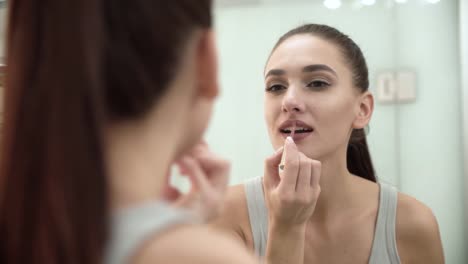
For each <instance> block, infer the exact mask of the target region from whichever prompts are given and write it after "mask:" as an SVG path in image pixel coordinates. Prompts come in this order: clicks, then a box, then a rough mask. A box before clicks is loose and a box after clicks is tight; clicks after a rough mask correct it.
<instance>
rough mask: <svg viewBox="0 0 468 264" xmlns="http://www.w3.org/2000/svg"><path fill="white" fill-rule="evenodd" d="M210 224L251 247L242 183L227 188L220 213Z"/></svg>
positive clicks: (247, 213)
mask: <svg viewBox="0 0 468 264" xmlns="http://www.w3.org/2000/svg"><path fill="white" fill-rule="evenodd" d="M211 224H212V226H213V227H215V228H217V229H219V230H221V231H226V232H228V233H230V234H232V235H234V236H235V237H236V238H237V239H238V240H240V241H241V242H243V244H244V245H246V246H247V247H248V248H251V247H253V245H251V244H252V243H251V240H252V239H251V233H252V232H251V228H250V220H249V212H248V208H247V200H246V197H245V191H244V185H243V184H239V185H234V186H230V187H229V188H228V191H227V193H226V195H225V199H224V203H223V208H222V210H221V213H220V214H219V217H217V218H216V219H215V220H214V221H213V222H212V223H211Z"/></svg>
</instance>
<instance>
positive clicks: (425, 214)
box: [396, 193, 444, 263]
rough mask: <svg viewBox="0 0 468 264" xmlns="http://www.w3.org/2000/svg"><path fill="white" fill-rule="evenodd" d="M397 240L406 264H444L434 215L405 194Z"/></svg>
mask: <svg viewBox="0 0 468 264" xmlns="http://www.w3.org/2000/svg"><path fill="white" fill-rule="evenodd" d="M396 237H397V247H398V252H399V255H400V259H401V261H402V263H444V256H443V250H442V242H441V238H440V233H439V225H438V223H437V219H436V217H435V216H434V213H433V212H432V210H431V209H430V208H429V207H427V206H426V205H424V204H423V203H422V202H420V201H418V200H416V199H415V198H413V197H411V196H409V195H406V194H402V193H399V194H398V206H397V216H396Z"/></svg>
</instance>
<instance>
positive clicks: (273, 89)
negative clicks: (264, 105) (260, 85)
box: [265, 84, 286, 93]
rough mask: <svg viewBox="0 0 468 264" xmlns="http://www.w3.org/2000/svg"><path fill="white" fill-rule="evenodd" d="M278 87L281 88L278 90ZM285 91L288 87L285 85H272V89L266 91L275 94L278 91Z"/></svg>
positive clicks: (268, 88)
mask: <svg viewBox="0 0 468 264" xmlns="http://www.w3.org/2000/svg"><path fill="white" fill-rule="evenodd" d="M275 87H277V88H275ZM278 87H279V88H278ZM284 89H286V87H284V85H281V84H274V85H272V86H270V87H267V88H266V89H265V91H267V92H273V93H275V92H278V91H280V90H284Z"/></svg>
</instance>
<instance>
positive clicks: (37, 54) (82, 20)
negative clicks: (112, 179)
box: [0, 0, 212, 264]
mask: <svg viewBox="0 0 468 264" xmlns="http://www.w3.org/2000/svg"><path fill="white" fill-rule="evenodd" d="M9 8H10V10H9V21H8V28H7V34H8V36H7V74H6V94H5V102H6V104H5V109H4V113H5V122H4V127H3V138H2V144H1V152H0V157H1V164H0V166H1V167H0V238H1V239H0V263H44V264H45V263H47V264H59V263H60V264H63V263H87V264H93V263H101V262H102V260H103V259H102V257H103V254H104V252H103V251H104V246H105V243H106V240H107V237H108V217H109V208H108V202H109V201H108V186H107V175H106V171H105V164H104V157H103V138H102V137H103V125H104V124H105V122H107V121H109V120H111V119H112V120H116V119H120V120H123V119H134V118H139V117H141V116H143V115H144V114H145V113H146V112H147V111H148V110H149V109H150V108H151V107H152V106H154V104H155V103H156V102H157V100H158V99H159V98H161V96H162V95H163V94H164V93H165V92H166V90H167V87H168V83H169V82H170V81H171V79H172V78H175V74H176V72H177V68H178V66H179V65H178V62H179V61H180V58H179V57H180V54H181V53H182V52H181V49H182V48H184V45H185V44H186V43H188V38H189V36H191V33H192V32H194V31H195V30H197V29H208V28H210V27H211V22H212V18H211V8H212V6H211V1H210V0H197V1H193V0H177V1H153V0H131V1H123V0H67V1H64V0H41V1H36V0H12V1H10V3H9Z"/></svg>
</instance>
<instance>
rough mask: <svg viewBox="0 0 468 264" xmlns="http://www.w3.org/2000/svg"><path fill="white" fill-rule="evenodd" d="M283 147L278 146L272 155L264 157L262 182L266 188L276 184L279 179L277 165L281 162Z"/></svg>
mask: <svg viewBox="0 0 468 264" xmlns="http://www.w3.org/2000/svg"><path fill="white" fill-rule="evenodd" d="M283 150H284V148H283V147H281V148H279V149H278V150H277V151H276V152H275V153H274V154H273V155H272V156H270V157H268V158H266V159H265V169H264V173H265V175H264V177H263V178H264V179H263V180H264V182H265V187H267V188H268V189H270V188H272V187H274V186H277V185H278V182H279V181H280V178H279V173H278V166H279V164H280V162H281V156H282V155H283Z"/></svg>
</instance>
